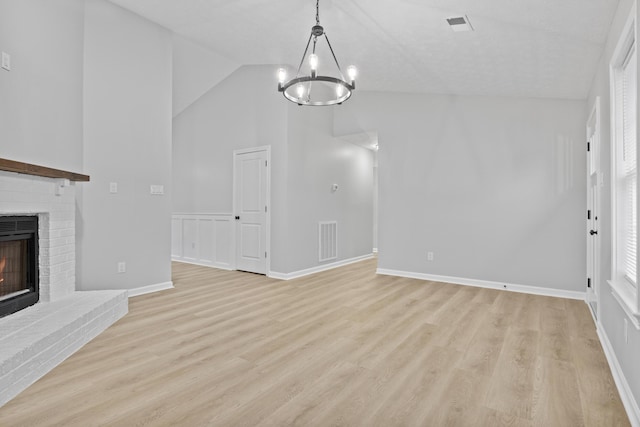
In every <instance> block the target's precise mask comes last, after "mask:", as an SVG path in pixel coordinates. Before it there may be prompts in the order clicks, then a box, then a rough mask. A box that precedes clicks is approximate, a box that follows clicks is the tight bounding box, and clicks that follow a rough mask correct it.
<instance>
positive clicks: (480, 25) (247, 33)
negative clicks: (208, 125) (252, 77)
mask: <svg viewBox="0 0 640 427" xmlns="http://www.w3.org/2000/svg"><path fill="white" fill-rule="evenodd" d="M111 1H112V2H113V3H116V4H118V5H120V6H122V7H124V8H126V9H129V10H131V11H133V12H135V13H137V14H139V15H141V16H143V17H145V18H147V19H149V20H151V21H153V22H156V23H158V24H160V25H162V26H164V27H166V28H168V29H170V30H172V31H173V32H175V33H177V34H179V35H181V36H184V37H185V38H187V39H190V40H192V41H195V42H197V43H199V44H201V45H202V46H204V47H207V48H209V49H211V50H213V51H215V52H217V53H219V54H222V55H223V56H226V57H228V58H229V59H231V60H233V61H235V62H238V63H240V64H274V65H284V64H288V65H294V64H295V65H297V63H298V61H299V60H300V58H301V56H302V52H303V50H304V46H305V44H306V42H307V38H308V37H309V33H310V29H311V26H312V25H313V24H315V0H111ZM617 4H618V0H393V1H389V0H320V21H321V24H322V25H323V26H324V27H325V30H326V32H327V34H328V35H329V36H330V40H331V43H332V45H333V47H334V50H335V51H336V54H337V56H338V59H339V61H340V62H341V65H342V67H343V68H346V66H347V65H349V64H355V65H357V66H358V69H359V78H358V87H359V88H360V89H363V90H376V91H400V92H421V93H455V94H465V95H497V96H526V97H550V98H570V99H584V98H586V96H587V92H588V90H589V87H590V85H591V82H592V79H593V76H594V74H595V70H596V65H597V63H598V60H599V58H600V55H601V53H602V50H603V47H604V42H605V40H606V36H607V32H608V29H609V26H610V24H611V20H612V18H613V15H614V13H615V9H616V7H617ZM462 15H466V16H468V18H469V20H470V22H471V24H472V26H473V28H474V30H475V31H473V32H453V31H452V30H451V29H450V27H449V25H448V24H447V22H446V18H450V17H454V16H462ZM275 79H276V76H275V67H274V82H275Z"/></svg>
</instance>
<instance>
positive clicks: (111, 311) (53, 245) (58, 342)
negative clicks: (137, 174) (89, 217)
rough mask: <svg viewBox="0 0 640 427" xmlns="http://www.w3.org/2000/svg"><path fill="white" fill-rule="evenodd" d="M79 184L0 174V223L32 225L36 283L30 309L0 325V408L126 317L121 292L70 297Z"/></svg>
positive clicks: (4, 319)
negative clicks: (21, 220) (16, 220)
mask: <svg viewBox="0 0 640 427" xmlns="http://www.w3.org/2000/svg"><path fill="white" fill-rule="evenodd" d="M0 160H2V159H0ZM78 185H82V184H81V183H78V184H76V183H75V182H73V181H71V180H69V179H66V178H49V177H43V176H34V175H29V174H24V173H13V172H7V171H2V170H0V216H2V217H16V216H20V217H36V218H37V224H38V231H37V236H38V237H37V245H38V268H37V270H38V281H39V301H38V302H37V303H36V304H35V305H32V306H28V307H26V308H24V309H22V310H20V311H17V312H16V313H13V314H10V315H8V316H5V317H1V318H0V406H2V405H3V404H5V403H6V402H8V401H9V400H11V399H12V398H13V397H15V396H16V395H17V394H18V393H20V392H21V391H22V390H24V389H25V388H26V387H28V386H29V385H31V384H32V383H34V382H35V381H37V380H38V379H39V378H40V377H42V376H43V375H44V374H46V373H47V372H48V371H50V370H51V369H53V368H54V367H55V366H56V365H58V364H59V363H60V362H62V361H63V360H64V359H66V358H67V357H69V356H70V355H71V354H73V353H74V352H75V351H76V350H78V349H79V348H80V347H82V346H83V345H84V344H86V343H87V342H89V341H90V340H91V339H93V338H94V337H95V336H97V335H98V334H99V333H101V332H102V331H104V330H105V329H106V328H108V327H109V326H110V325H111V324H113V323H114V322H115V321H117V320H118V319H119V318H121V317H122V316H124V315H125V314H126V313H127V310H128V308H127V307H128V305H127V293H126V291H110V290H105V291H90V292H78V291H76V281H75V270H76V265H75V259H76V252H75V247H76V237H75V234H76V223H75V214H76V187H77V186H78ZM5 262H6V261H5Z"/></svg>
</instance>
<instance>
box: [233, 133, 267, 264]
mask: <svg viewBox="0 0 640 427" xmlns="http://www.w3.org/2000/svg"><path fill="white" fill-rule="evenodd" d="M260 151H264V152H265V153H266V155H267V171H266V175H267V179H266V187H267V189H266V191H265V205H266V207H267V212H266V213H265V217H264V221H265V234H266V237H265V242H264V247H265V251H266V252H267V257H266V259H265V264H266V270H265V275H266V276H267V277H269V272H270V271H271V146H270V145H263V146H260V147H251V148H243V149H239V150H233V172H232V173H233V189H232V195H231V198H232V199H233V216H234V217H235V216H236V215H238V210H237V204H236V196H237V194H236V192H237V191H238V187H237V182H236V157H237V156H239V155H242V154H249V153H257V152H260ZM233 240H234V247H233V254H234V255H233V269H234V270H237V259H236V258H237V245H238V244H239V243H238V242H239V241H238V226H237V224H235V226H234V239H233Z"/></svg>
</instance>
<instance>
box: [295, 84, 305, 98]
mask: <svg viewBox="0 0 640 427" xmlns="http://www.w3.org/2000/svg"><path fill="white" fill-rule="evenodd" d="M296 91H297V92H298V98H300V99H301V98H302V97H303V96H304V86H302V85H298V87H297V88H296Z"/></svg>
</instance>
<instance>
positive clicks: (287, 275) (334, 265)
mask: <svg viewBox="0 0 640 427" xmlns="http://www.w3.org/2000/svg"><path fill="white" fill-rule="evenodd" d="M371 258H373V254H367V255H362V256H358V257H354V258H349V259H343V260H342V261H336V262H332V263H331V264H324V265H318V266H316V267H311V268H307V269H304V270H299V271H293V272H291V273H278V272H277V271H270V272H269V274H267V276H268V277H271V278H273V279H280V280H291V279H297V278H298V277H304V276H308V275H310V274H314V273H320V272H322V271H327V270H333V269H334V268H338V267H342V266H345V265H349V264H354V263H356V262H360V261H364V260H367V259H371Z"/></svg>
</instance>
